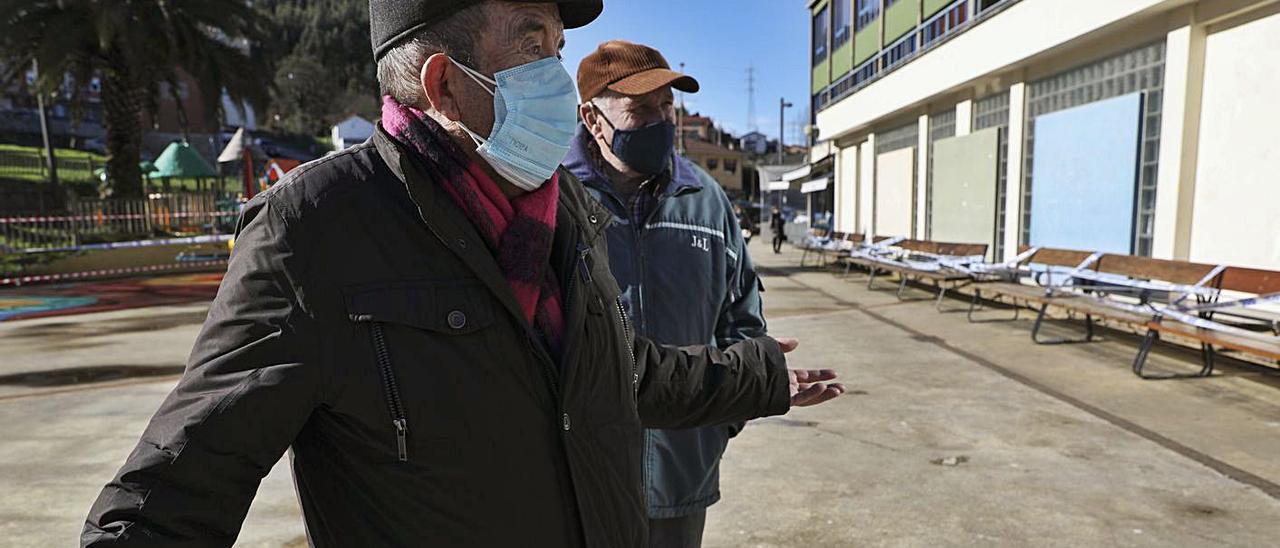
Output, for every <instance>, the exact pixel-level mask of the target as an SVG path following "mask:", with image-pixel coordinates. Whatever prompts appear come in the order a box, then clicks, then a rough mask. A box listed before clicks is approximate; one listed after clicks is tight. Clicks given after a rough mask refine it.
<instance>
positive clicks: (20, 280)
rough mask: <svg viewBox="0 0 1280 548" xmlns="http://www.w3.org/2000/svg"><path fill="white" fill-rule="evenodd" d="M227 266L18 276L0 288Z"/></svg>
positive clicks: (2, 281) (200, 263)
mask: <svg viewBox="0 0 1280 548" xmlns="http://www.w3.org/2000/svg"><path fill="white" fill-rule="evenodd" d="M226 264H227V261H226V260H225V259H223V260H214V261H198V262H189V263H173V264H160V265H149V266H133V267H127V268H108V269H103V270H88V271H84V272H68V273H65V274H43V275H39V276H20V277H17V278H0V287H5V286H15V287H17V286H23V285H27V284H36V283H50V282H61V281H70V280H83V279H86V278H98V277H104V276H120V275H123V274H145V273H150V272H164V271H169V270H178V269H191V268H204V267H213V266H224V265H226Z"/></svg>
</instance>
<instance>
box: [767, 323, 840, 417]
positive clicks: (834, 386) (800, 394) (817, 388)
mask: <svg viewBox="0 0 1280 548" xmlns="http://www.w3.org/2000/svg"><path fill="white" fill-rule="evenodd" d="M776 340H777V341H778V346H780V347H782V352H783V353H787V352H791V351H792V350H795V349H796V347H797V346H800V341H798V340H796V339H791V338H779V339H776ZM787 376H788V377H789V378H790V380H791V406H792V407H808V406H810V405H818V404H820V403H822V402H825V401H827V400H830V399H832V398H834V397H836V396H839V395H840V394H843V393H844V385H843V384H840V383H838V382H835V383H828V382H827V381H831V380H835V378H836V372H835V371H832V370H830V369H788V370H787Z"/></svg>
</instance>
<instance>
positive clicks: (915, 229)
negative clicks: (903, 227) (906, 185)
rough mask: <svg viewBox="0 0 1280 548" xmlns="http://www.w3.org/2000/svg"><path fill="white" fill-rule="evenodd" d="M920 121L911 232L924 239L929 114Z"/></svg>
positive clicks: (927, 177) (921, 117)
mask: <svg viewBox="0 0 1280 548" xmlns="http://www.w3.org/2000/svg"><path fill="white" fill-rule="evenodd" d="M919 123H920V126H919V132H918V133H919V135H918V137H917V139H916V142H917V143H918V144H917V145H916V199H915V204H916V207H915V214H916V216H915V222H914V223H912V227H911V233H912V237H913V238H916V239H918V240H923V239H924V226H925V222H926V218H927V215H928V212H927V211H925V209H926V208H925V204H926V203H927V201H928V199H929V194H928V193H929V115H928V114H924V115H921V116H920V122H919Z"/></svg>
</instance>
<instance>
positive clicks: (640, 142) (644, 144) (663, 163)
mask: <svg viewBox="0 0 1280 548" xmlns="http://www.w3.org/2000/svg"><path fill="white" fill-rule="evenodd" d="M596 114H597V115H599V116H600V118H601V119H603V120H604V121H605V123H606V124H609V127H611V128H613V144H611V145H609V150H612V151H613V155H614V156H617V157H618V159H620V160H622V161H623V162H624V163H626V164H627V167H630V168H631V169H632V170H634V171H636V172H637V173H643V174H645V175H657V174H659V173H662V172H663V171H665V170H666V169H667V165H668V164H669V163H670V162H671V155H672V153H673V152H674V150H675V143H676V125H675V124H673V123H671V122H668V121H666V120H663V121H661V122H656V123H652V124H649V125H647V126H644V127H642V128H638V129H618V127H617V126H615V125H613V122H612V121H610V120H609V118H608V117H606V116H605V115H604V113H603V112H601V111H600V108H599V107H596Z"/></svg>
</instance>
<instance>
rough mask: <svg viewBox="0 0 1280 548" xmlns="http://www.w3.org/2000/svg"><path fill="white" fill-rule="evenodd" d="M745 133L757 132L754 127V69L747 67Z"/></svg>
mask: <svg viewBox="0 0 1280 548" xmlns="http://www.w3.org/2000/svg"><path fill="white" fill-rule="evenodd" d="M747 131H759V128H758V127H757V126H756V67H755V66H754V65H751V66H748V67H747Z"/></svg>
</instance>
